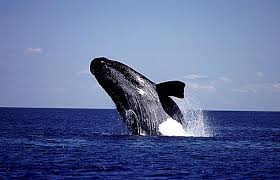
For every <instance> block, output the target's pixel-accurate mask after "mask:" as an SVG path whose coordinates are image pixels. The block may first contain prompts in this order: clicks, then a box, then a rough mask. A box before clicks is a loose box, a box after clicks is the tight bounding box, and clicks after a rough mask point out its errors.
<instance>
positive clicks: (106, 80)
mask: <svg viewBox="0 0 280 180" xmlns="http://www.w3.org/2000/svg"><path fill="white" fill-rule="evenodd" d="M90 71H91V73H92V74H93V75H94V76H95V78H96V79H97V81H98V83H99V84H100V85H101V86H102V88H103V89H104V90H105V91H106V92H107V93H108V95H109V96H110V97H111V99H112V100H113V101H114V103H115V104H116V107H117V110H118V112H119V113H120V115H121V117H122V119H123V120H124V122H125V123H126V125H127V127H128V129H129V131H130V132H131V133H132V134H136V135H139V134H147V135H160V133H159V131H158V126H159V124H160V123H162V122H163V121H165V120H166V119H167V118H168V117H172V118H174V119H176V120H178V121H180V118H181V117H182V115H181V112H180V110H179V108H178V106H177V105H176V103H175V102H174V101H173V100H172V99H171V98H170V97H168V96H169V95H171V96H177V97H180V98H182V97H183V95H182V94H183V90H184V87H185V84H184V83H182V82H179V81H172V82H165V83H161V84H155V83H154V82H152V81H150V80H149V79H147V78H146V77H145V76H143V75H142V74H140V73H138V72H137V71H135V70H133V69H132V68H130V67H128V66H127V65H125V64H123V63H120V62H117V61H113V60H109V59H107V58H104V57H101V58H95V59H93V60H92V61H91V64H90ZM174 86H175V87H174ZM176 87H177V88H176ZM178 87H179V88H178Z"/></svg>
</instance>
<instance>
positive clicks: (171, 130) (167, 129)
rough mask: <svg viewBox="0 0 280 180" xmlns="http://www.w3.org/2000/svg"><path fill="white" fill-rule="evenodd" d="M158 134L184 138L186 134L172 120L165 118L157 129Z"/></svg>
mask: <svg viewBox="0 0 280 180" xmlns="http://www.w3.org/2000/svg"><path fill="white" fill-rule="evenodd" d="M158 129H159V132H160V133H161V134H162V135H164V136H186V132H185V130H184V128H183V126H182V124H180V123H179V122H177V121H176V120H174V119H172V118H167V120H166V121H164V122H163V123H161V124H160V125H159V127H158Z"/></svg>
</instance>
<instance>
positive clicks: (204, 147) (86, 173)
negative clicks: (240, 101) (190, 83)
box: [0, 108, 280, 179]
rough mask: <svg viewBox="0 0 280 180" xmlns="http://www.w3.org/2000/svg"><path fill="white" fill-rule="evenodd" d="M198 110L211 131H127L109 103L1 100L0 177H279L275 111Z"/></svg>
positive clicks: (279, 117) (278, 115)
mask: <svg viewBox="0 0 280 180" xmlns="http://www.w3.org/2000/svg"><path fill="white" fill-rule="evenodd" d="M204 114H205V116H207V118H208V121H209V124H210V125H211V129H212V130H213V131H214V132H215V134H214V136H213V137H148V136H131V135H128V134H127V131H126V129H125V127H124V126H123V125H122V123H121V121H120V119H119V118H118V115H117V112H116V111H115V110H94V109H93V110H82V109H21V108H0V179H1V178H3V179H9V178H31V179H45V178H47V179H60V178H74V179H86V178H89V179H99V178H100V179H180V178H183V179H186V178H211V179H212V178H214V179H217V178H222V179H223V178H246V179H247V178H250V179H251V178H261V179H279V178H280V112H225V111H206V112H204Z"/></svg>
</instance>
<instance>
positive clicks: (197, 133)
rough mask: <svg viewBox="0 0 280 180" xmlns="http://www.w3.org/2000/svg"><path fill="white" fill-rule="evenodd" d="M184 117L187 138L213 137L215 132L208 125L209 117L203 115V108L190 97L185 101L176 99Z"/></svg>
mask: <svg viewBox="0 0 280 180" xmlns="http://www.w3.org/2000/svg"><path fill="white" fill-rule="evenodd" d="M174 100H175V101H176V103H177V104H178V106H179V107H180V109H181V112H182V113H183V116H184V121H183V122H182V124H183V128H184V130H185V134H186V136H191V137H212V136H213V131H212V130H211V128H210V126H209V124H208V123H207V117H206V116H205V115H204V114H203V111H202V109H201V106H200V105H199V104H198V103H197V102H195V101H193V100H192V99H191V98H190V96H188V97H185V99H183V100H179V99H177V98H176V99H175V98H174Z"/></svg>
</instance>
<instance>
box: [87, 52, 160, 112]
mask: <svg viewBox="0 0 280 180" xmlns="http://www.w3.org/2000/svg"><path fill="white" fill-rule="evenodd" d="M90 71H91V73H92V74H93V75H94V76H95V78H96V79H97V81H98V83H99V84H100V85H101V86H102V88H103V89H104V90H105V91H106V92H107V93H108V95H109V96H110V97H111V99H112V100H113V101H114V103H115V104H116V106H117V108H120V107H122V108H124V109H129V108H130V106H131V105H130V104H129V103H131V101H132V100H134V99H137V100H139V101H141V99H145V100H146V101H147V100H149V99H154V97H155V96H157V93H156V91H155V83H153V82H152V81H150V80H149V79H147V78H146V77H144V76H143V75H142V74H140V73H138V72H136V71H135V70H133V69H132V68H130V67H128V66H127V65H125V64H123V63H120V62H117V61H113V60H109V59H107V58H104V57H101V58H95V59H93V60H92V61H91V64H90Z"/></svg>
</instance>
